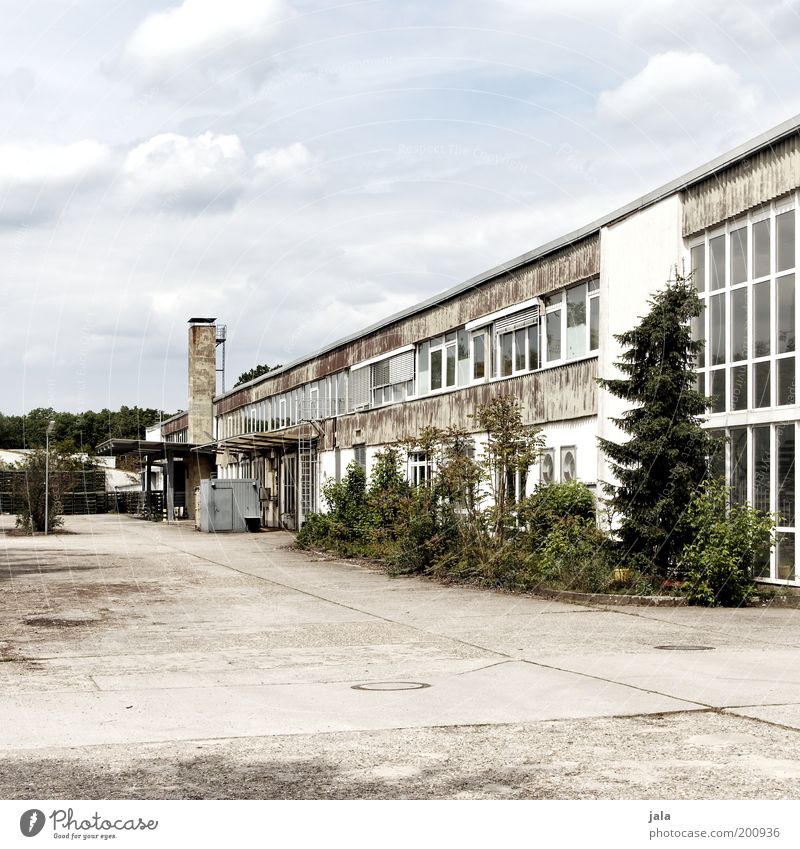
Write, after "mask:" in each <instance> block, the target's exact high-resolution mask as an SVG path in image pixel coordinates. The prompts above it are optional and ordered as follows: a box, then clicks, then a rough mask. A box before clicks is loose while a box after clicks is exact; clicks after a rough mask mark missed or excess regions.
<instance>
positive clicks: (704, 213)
mask: <svg viewBox="0 0 800 849" xmlns="http://www.w3.org/2000/svg"><path fill="white" fill-rule="evenodd" d="M798 186H800V136H798V135H797V134H795V135H792V136H789V137H788V138H786V139H783V140H782V141H780V142H778V143H777V144H775V145H773V146H772V147H770V148H767V149H765V150H762V151H760V152H759V153H756V154H755V155H754V156H752V157H750V159H746V160H744V161H743V162H739V163H737V164H736V165H732V166H731V167H730V168H727V169H725V170H724V171H722V172H720V173H719V174H715V175H714V176H713V177H709V178H708V179H707V180H704V181H703V182H702V183H698V184H697V185H695V186H691V187H690V188H688V189H687V190H686V192H685V193H684V204H683V235H684V237H686V236H691V235H693V234H695V233H699V232H700V231H701V230H705V229H706V228H707V227H713V226H715V225H716V224H719V223H720V222H722V221H725V220H726V219H728V218H733V217H734V216H736V215H740V214H741V213H743V212H745V211H746V210H748V209H752V208H753V207H754V206H758V205H759V204H762V203H766V202H767V201H770V200H774V199H775V198H777V197H780V196H781V195H783V194H786V193H787V192H790V191H792V190H793V189H796V188H797V187H798Z"/></svg>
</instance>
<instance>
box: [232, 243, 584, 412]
mask: <svg viewBox="0 0 800 849" xmlns="http://www.w3.org/2000/svg"><path fill="white" fill-rule="evenodd" d="M599 273H600V238H599V235H598V234H594V235H592V236H587V237H586V238H585V239H582V240H581V241H580V242H577V243H575V244H573V245H569V246H568V247H565V248H562V249H561V250H559V251H556V252H554V253H552V254H550V255H548V256H546V257H544V258H542V259H539V260H534V261H532V262H530V263H528V264H527V265H524V266H522V267H520V268H517V269H514V270H513V271H509V272H507V273H505V274H502V275H500V276H499V277H497V278H494V279H492V280H490V281H488V282H486V283H482V284H480V285H479V286H476V287H475V288H474V289H471V290H468V291H466V292H462V293H461V294H459V295H456V296H455V297H453V298H452V299H450V300H449V301H447V302H446V303H443V304H438V305H436V306H433V307H430V308H429V309H427V310H425V311H424V312H421V313H419V314H417V315H412V316H409V317H408V318H405V319H402V320H400V321H398V322H396V323H395V324H392V325H390V326H388V327H385V328H383V329H382V330H378V331H376V332H375V333H372V334H370V335H369V336H364V337H362V338H360V339H356V340H354V341H353V342H350V343H348V344H347V345H344V346H342V347H341V348H337V349H336V350H334V351H330V352H328V353H326V354H323V355H322V356H320V357H314V358H313V359H311V360H309V361H308V362H305V363H302V364H300V365H298V366H297V367H296V368H293V369H291V370H290V371H288V372H284V373H283V374H279V375H276V376H275V377H272V378H270V377H265V378H264V380H263V381H261V382H259V383H257V384H255V385H253V386H250V387H245V388H243V389H241V390H240V391H239V392H235V393H234V394H232V395H230V396H228V397H226V398H224V399H222V400H221V401H219V402H217V405H216V412H217V414H218V415H219V414H222V413H227V412H230V411H231V410H235V409H237V408H238V407H241V406H243V405H245V404H249V403H250V402H251V401H258V400H260V399H261V398H268V397H270V396H271V395H276V394H278V393H280V392H285V391H287V390H289V389H293V388H295V387H296V386H300V385H302V384H304V383H307V382H309V381H312V380H318V379H319V378H321V377H325V376H326V375H328V374H334V373H335V372H337V371H342V370H343V369H346V368H349V367H350V366H352V365H356V364H357V363H359V362H362V361H363V360H368V359H371V358H372V357H376V356H379V355H380V354H385V353H387V352H389V351H392V350H394V349H395V348H401V347H403V346H404V345H411V344H415V343H417V342H421V341H424V340H425V339H429V338H430V337H431V336H438V335H439V334H441V333H445V332H446V331H449V330H454V329H455V328H457V327H463V326H464V325H465V324H466V323H467V322H468V321H471V320H472V319H475V318H480V317H481V316H483V315H487V314H489V313H492V312H495V311H496V310H500V309H504V308H505V307H508V306H512V305H514V304H517V303H520V302H521V301H526V300H528V299H529V298H533V297H535V296H537V295H542V294H545V293H547V292H553V291H555V290H557V289H562V288H563V287H565V286H569V285H570V284H571V283H578V282H580V281H582V280H587V279H588V278H590V277H594V276H596V275H597V274H599Z"/></svg>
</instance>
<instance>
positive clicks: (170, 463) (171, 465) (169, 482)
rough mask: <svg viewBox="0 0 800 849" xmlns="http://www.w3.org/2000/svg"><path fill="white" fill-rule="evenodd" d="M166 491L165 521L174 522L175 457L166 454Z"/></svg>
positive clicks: (171, 454)
mask: <svg viewBox="0 0 800 849" xmlns="http://www.w3.org/2000/svg"><path fill="white" fill-rule="evenodd" d="M165 471H166V489H167V521H168V522H174V521H175V455H174V454H173V453H172V452H171V451H169V452H168V453H167V465H166V468H165Z"/></svg>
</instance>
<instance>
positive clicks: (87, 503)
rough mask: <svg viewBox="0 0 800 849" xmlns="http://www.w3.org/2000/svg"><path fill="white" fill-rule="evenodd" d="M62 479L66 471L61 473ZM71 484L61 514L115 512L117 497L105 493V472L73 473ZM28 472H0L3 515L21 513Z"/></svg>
mask: <svg viewBox="0 0 800 849" xmlns="http://www.w3.org/2000/svg"><path fill="white" fill-rule="evenodd" d="M59 474H60V475H61V476H63V472H61V473H59ZM70 475H71V477H72V479H73V480H72V482H71V484H70V486H69V487H68V489H67V491H66V492H63V493H62V494H61V499H60V501H61V512H62V513H63V514H64V515H65V516H74V515H78V514H84V515H85V514H90V513H107V512H108V511H109V510H113V509H114V506H115V505H114V494H113V493H108V492H106V475H105V472H104V471H102V470H95V469H91V470H88V471H84V472H71V473H70ZM24 479H25V472H24V471H21V470H11V471H8V470H7V471H2V472H0V513H12V514H15V513H19V512H20V511H21V509H22V503H23V499H24V496H23V495H22V494H21V493H22V492H23V491H24Z"/></svg>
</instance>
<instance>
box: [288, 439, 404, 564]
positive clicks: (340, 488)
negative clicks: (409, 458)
mask: <svg viewBox="0 0 800 849" xmlns="http://www.w3.org/2000/svg"><path fill="white" fill-rule="evenodd" d="M322 497H323V499H324V502H325V506H326V508H327V510H326V512H325V513H318V514H311V515H310V516H308V517H307V518H306V521H305V522H304V523H303V527H302V528H301V529H300V532H299V534H298V537H297V541H298V544H300V545H302V546H306V547H319V548H326V549H329V550H332V551H334V552H335V553H337V554H339V555H341V556H343V557H374V558H386V557H391V556H393V555H394V554H395V553H396V551H397V549H398V547H399V545H400V541H401V538H403V537H404V536H405V535H406V533H407V527H408V524H409V515H410V512H411V487H410V485H409V484H408V481H406V479H405V476H404V475H403V473H402V469H401V459H400V452H399V451H398V449H396V448H393V447H389V448H386V449H384V450H383V451H379V452H378V453H377V454H376V455H375V457H374V462H373V467H372V474H371V475H370V477H369V480H367V476H366V474H365V472H364V469H363V468H362V467H361V466H360V465H358V463H356V462H355V461H354V462H352V463H350V465H349V466H348V467H347V471H346V472H345V475H344V477H343V478H342V480H341V481H338V482H337V481H328V482H327V483H325V484H324V485H323V487H322Z"/></svg>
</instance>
